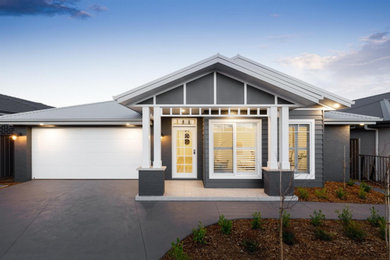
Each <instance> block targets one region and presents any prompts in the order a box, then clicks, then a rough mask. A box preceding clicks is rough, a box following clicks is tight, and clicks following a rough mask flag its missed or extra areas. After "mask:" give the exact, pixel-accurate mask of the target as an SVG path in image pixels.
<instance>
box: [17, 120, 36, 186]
mask: <svg viewBox="0 0 390 260" xmlns="http://www.w3.org/2000/svg"><path fill="white" fill-rule="evenodd" d="M15 133H17V134H18V135H19V136H18V138H17V139H16V140H15V141H14V177H15V181H16V182H25V181H29V180H31V177H32V171H31V127H16V128H15Z"/></svg>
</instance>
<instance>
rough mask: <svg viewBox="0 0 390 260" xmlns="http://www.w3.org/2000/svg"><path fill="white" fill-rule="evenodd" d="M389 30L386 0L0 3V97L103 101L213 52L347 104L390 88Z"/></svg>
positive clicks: (389, 4)
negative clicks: (308, 85) (276, 72)
mask: <svg viewBox="0 0 390 260" xmlns="http://www.w3.org/2000/svg"><path fill="white" fill-rule="evenodd" d="M389 31H390V1H389V0H387V1H329V0H328V1H319V0H318V1H313V0H311V1H258V0H257V1H250V0H246V1H230V0H228V1H213V0H205V1H201V0H197V1H187V0H158V1H157V0H156V1H145V0H142V1H141V0H140V1H130V0H126V1H125V0H122V1H115V0H110V1H108V0H107V1H103V0H96V1H95V0H80V1H77V0H68V1H67V0H51V1H50V0H30V1H27V0H0V93H1V94H5V95H11V96H16V97H20V98H25V99H29V100H33V101H37V102H42V103H46V104H48V105H52V106H67V105H75V104H83V103H91V102H97V101H104V100H110V99H112V96H114V95H117V94H120V93H122V92H124V91H127V90H129V89H132V88H135V87H137V86H139V85H141V84H143V83H146V82H148V81H151V80H154V79H156V78H157V77H161V76H164V75H165V74H168V73H171V72H173V71H175V70H177V69H181V68H182V67H184V66H187V65H190V64H192V63H194V62H197V61H199V60H202V59H205V58H207V57H209V56H212V55H214V54H216V53H220V54H222V55H225V56H228V57H232V56H234V55H236V54H241V55H243V56H246V57H248V58H250V59H254V60H256V61H258V62H260V63H262V64H264V65H267V66H270V67H272V68H274V69H277V70H280V71H282V72H285V73H287V74H290V75H292V76H295V77H298V78H299V79H302V80H305V81H307V82H309V83H312V84H314V85H316V86H318V87H321V88H325V89H327V90H329V91H332V92H334V93H336V94H339V95H342V96H344V97H346V98H349V99H356V98H360V97H364V96H368V95H373V94H378V93H383V92H389V91H390V34H389V33H388V32H389Z"/></svg>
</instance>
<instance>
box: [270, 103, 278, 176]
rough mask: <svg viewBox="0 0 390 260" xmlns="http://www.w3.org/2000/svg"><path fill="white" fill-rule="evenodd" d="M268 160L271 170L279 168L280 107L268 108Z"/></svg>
mask: <svg viewBox="0 0 390 260" xmlns="http://www.w3.org/2000/svg"><path fill="white" fill-rule="evenodd" d="M268 111H269V114H268V162H267V167H268V169H269V170H277V169H278V108H277V107H275V106H272V107H270V108H269V109H268Z"/></svg>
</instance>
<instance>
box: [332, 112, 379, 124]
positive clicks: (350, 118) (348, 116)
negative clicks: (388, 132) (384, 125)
mask: <svg viewBox="0 0 390 260" xmlns="http://www.w3.org/2000/svg"><path fill="white" fill-rule="evenodd" d="M324 121H325V124H347V125H349V124H375V123H376V122H378V121H382V118H379V117H374V116H366V115H360V114H353V113H347V112H340V111H326V112H325V118H324Z"/></svg>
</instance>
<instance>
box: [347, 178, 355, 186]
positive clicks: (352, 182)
mask: <svg viewBox="0 0 390 260" xmlns="http://www.w3.org/2000/svg"><path fill="white" fill-rule="evenodd" d="M347 185H348V186H353V185H355V182H354V181H353V180H352V179H349V181H348V182H347Z"/></svg>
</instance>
